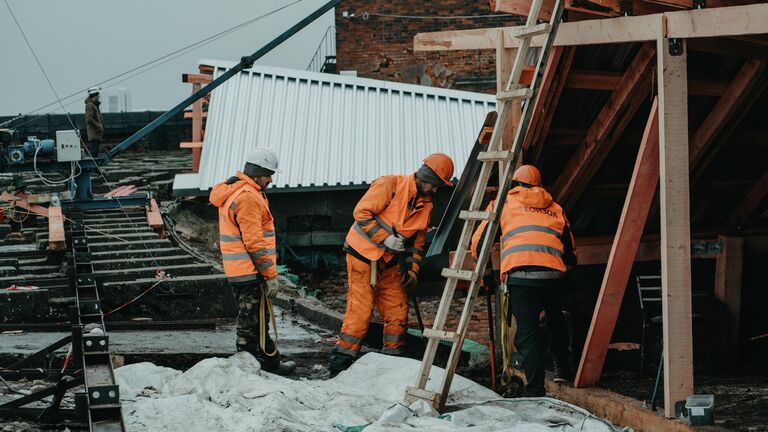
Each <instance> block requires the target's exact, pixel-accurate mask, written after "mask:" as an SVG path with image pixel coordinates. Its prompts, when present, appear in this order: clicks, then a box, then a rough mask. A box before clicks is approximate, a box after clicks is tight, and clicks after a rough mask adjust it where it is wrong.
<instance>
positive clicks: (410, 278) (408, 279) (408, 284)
mask: <svg viewBox="0 0 768 432" xmlns="http://www.w3.org/2000/svg"><path fill="white" fill-rule="evenodd" d="M418 283H419V281H418V279H417V278H416V272H415V271H413V270H408V271H407V272H406V273H405V274H404V275H403V288H404V289H405V292H406V293H409V294H410V293H411V292H412V291H413V290H414V289H416V285H418Z"/></svg>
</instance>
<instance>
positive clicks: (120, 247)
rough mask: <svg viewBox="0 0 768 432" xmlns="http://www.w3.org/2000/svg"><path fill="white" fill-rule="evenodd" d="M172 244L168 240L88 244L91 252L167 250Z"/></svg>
mask: <svg viewBox="0 0 768 432" xmlns="http://www.w3.org/2000/svg"><path fill="white" fill-rule="evenodd" d="M172 246H173V244H172V243H171V241H170V240H168V239H155V240H132V241H127V242H121V241H111V242H109V243H94V244H89V245H88V248H89V249H90V251H91V252H107V251H126V250H141V249H145V250H152V249H153V248H169V247H172Z"/></svg>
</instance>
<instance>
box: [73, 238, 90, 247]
mask: <svg viewBox="0 0 768 432" xmlns="http://www.w3.org/2000/svg"><path fill="white" fill-rule="evenodd" d="M72 245H73V246H75V247H87V246H88V238H87V237H73V238H72Z"/></svg>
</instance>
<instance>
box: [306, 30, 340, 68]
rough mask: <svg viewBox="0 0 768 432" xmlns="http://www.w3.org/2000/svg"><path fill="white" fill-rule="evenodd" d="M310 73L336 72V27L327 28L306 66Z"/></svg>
mask: <svg viewBox="0 0 768 432" xmlns="http://www.w3.org/2000/svg"><path fill="white" fill-rule="evenodd" d="M307 70H308V71H311V72H331V73H335V72H336V27H335V26H329V27H328V29H327V30H326V31H325V34H324V35H323V38H322V39H321V40H320V45H319V46H318V47H317V50H316V51H315V55H313V56H312V60H311V61H310V62H309V66H307Z"/></svg>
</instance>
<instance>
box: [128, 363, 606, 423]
mask: <svg viewBox="0 0 768 432" xmlns="http://www.w3.org/2000/svg"><path fill="white" fill-rule="evenodd" d="M419 366H420V363H419V362H418V361H415V360H411V359H404V358H397V357H390V356H385V355H381V354H375V353H370V354H367V355H365V356H363V357H362V358H360V360H358V361H357V362H356V363H355V364H354V365H353V366H352V367H351V368H350V369H349V370H347V371H345V372H343V373H341V374H339V375H338V376H337V377H336V378H333V379H330V380H327V381H320V380H312V381H310V380H301V381H294V380H291V379H287V378H283V377H280V376H277V375H273V374H270V373H266V372H263V371H261V368H260V366H259V363H258V362H257V361H256V360H255V359H254V358H253V357H252V356H251V355H250V354H247V353H244V352H241V353H238V354H235V355H233V356H232V357H229V358H211V359H207V360H203V361H201V362H199V363H198V364H196V365H195V366H193V367H192V368H191V369H189V370H188V371H186V372H184V373H182V372H180V371H177V370H174V369H169V368H164V367H159V366H155V365H154V364H151V363H138V364H133V365H129V366H125V367H122V368H119V369H117V370H116V375H117V379H118V382H119V384H120V392H121V398H122V402H123V414H124V417H125V421H126V423H127V425H128V429H129V430H130V431H132V432H141V431H152V432H160V431H183V432H214V431H242V432H245V431H249V432H251V431H340V430H342V431H344V430H347V431H355V430H361V429H362V428H361V427H362V426H365V428H364V430H365V432H375V431H395V430H419V431H460V430H470V428H471V430H472V431H511V432H523V431H526V432H527V431H562V432H570V431H587V432H613V431H614V429H613V428H612V427H611V426H610V425H608V424H607V423H606V422H603V421H602V420H600V419H596V418H594V417H592V416H590V415H589V414H588V413H586V412H585V411H583V410H581V409H579V408H577V407H574V406H571V405H568V404H565V403H563V402H559V401H556V400H553V399H538V398H537V399H500V397H499V396H498V395H497V394H496V393H494V392H492V391H491V390H488V389H487V388H485V387H483V386H481V385H479V384H476V383H474V382H472V381H470V380H468V379H466V378H463V377H460V376H456V377H455V379H454V380H453V385H452V387H451V395H450V397H449V405H452V406H456V407H457V410H455V411H452V412H450V413H448V414H444V415H439V414H438V413H437V412H435V411H434V410H433V409H432V408H431V407H430V406H429V405H428V404H426V403H425V402H423V401H420V402H417V403H414V404H412V405H411V406H410V407H408V406H405V405H403V404H402V403H401V402H402V399H403V394H404V392H405V388H406V386H408V385H412V383H414V381H415V377H416V375H417V374H418V371H419ZM442 373H443V371H442V369H439V368H433V373H432V375H430V379H429V384H428V388H430V389H435V388H436V387H437V386H438V385H439V380H440V378H441V376H442Z"/></svg>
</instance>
